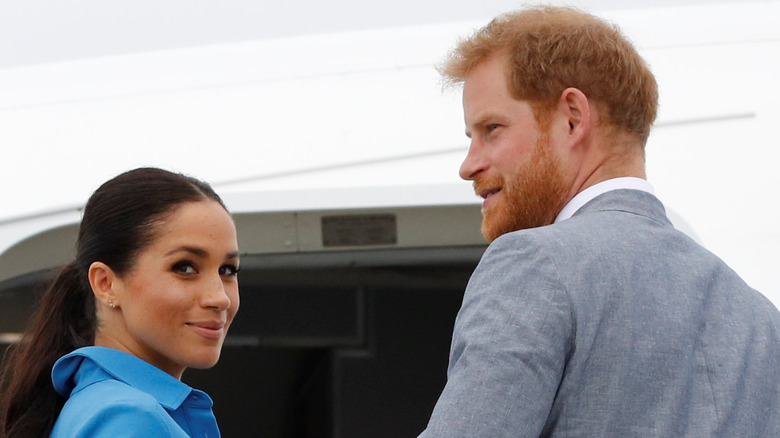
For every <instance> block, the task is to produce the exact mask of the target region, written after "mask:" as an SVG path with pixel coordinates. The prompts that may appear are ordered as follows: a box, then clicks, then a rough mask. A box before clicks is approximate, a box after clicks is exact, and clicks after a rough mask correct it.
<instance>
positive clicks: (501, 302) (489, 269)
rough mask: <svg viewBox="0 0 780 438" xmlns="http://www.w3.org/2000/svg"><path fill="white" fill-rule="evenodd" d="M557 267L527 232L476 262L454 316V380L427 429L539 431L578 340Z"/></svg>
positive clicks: (493, 436) (500, 433) (476, 433)
mask: <svg viewBox="0 0 780 438" xmlns="http://www.w3.org/2000/svg"><path fill="white" fill-rule="evenodd" d="M561 284H562V282H561V279H560V276H559V272H558V269H557V268H556V266H555V264H554V263H553V261H552V260H551V259H550V258H549V257H548V256H547V255H546V254H544V248H542V247H541V246H540V245H538V244H535V243H534V242H533V241H532V240H530V239H529V238H528V235H527V234H526V233H513V234H510V235H505V236H503V237H501V238H499V239H497V240H496V241H495V242H493V244H492V245H490V247H489V248H488V250H487V251H486V252H485V255H484V256H483V258H482V261H481V262H480V264H479V266H478V267H477V269H476V270H475V272H474V274H473V276H472V278H471V280H470V281H469V285H468V287H467V289H466V293H465V296H464V299H463V307H462V308H461V310H460V313H459V314H458V318H457V320H456V323H455V331H454V335H453V343H452V349H451V351H450V365H449V369H448V373H447V377H448V381H447V385H446V386H445V388H444V391H443V392H442V395H441V397H440V398H439V401H438V402H437V403H436V407H435V408H434V411H433V414H432V417H431V420H430V422H429V424H428V428H427V429H426V430H425V432H423V434H422V435H421V437H424V438H434V437H447V438H453V437H469V438H475V437H490V438H499V437H505V436H507V437H508V436H511V437H538V436H539V433H540V432H541V431H542V428H543V427H544V425H545V423H546V421H547V417H548V414H549V412H550V408H551V406H552V403H553V399H554V397H555V393H556V391H557V389H558V386H559V384H560V380H561V376H562V374H563V370H564V366H565V363H566V358H567V355H568V352H569V351H570V348H571V345H572V342H573V340H572V336H573V335H572V333H573V322H572V314H571V306H570V302H569V301H568V297H567V294H566V291H565V290H563V287H562V285H561Z"/></svg>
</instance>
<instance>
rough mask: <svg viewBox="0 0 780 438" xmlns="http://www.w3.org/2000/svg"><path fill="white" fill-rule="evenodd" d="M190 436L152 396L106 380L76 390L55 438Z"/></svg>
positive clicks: (56, 427)
mask: <svg viewBox="0 0 780 438" xmlns="http://www.w3.org/2000/svg"><path fill="white" fill-rule="evenodd" d="M114 435H121V436H131V437H136V436H137V437H141V436H172V437H177V436H182V437H186V436H187V435H186V434H185V433H184V431H182V430H181V428H180V427H179V426H178V425H177V424H176V422H175V421H173V419H172V418H171V416H170V415H169V414H168V413H167V412H166V411H165V409H164V408H163V407H162V406H161V405H160V404H159V402H158V401H157V400H156V399H155V398H154V397H153V396H151V395H150V394H148V393H145V392H143V391H141V390H139V389H137V388H134V387H132V386H130V385H127V384H126V383H123V382H120V381H117V380H114V379H105V380H100V381H96V382H93V383H91V384H89V385H87V386H85V387H83V388H79V389H78V391H74V393H73V394H71V397H70V398H69V399H68V401H67V402H66V403H65V406H64V407H63V408H62V411H61V412H60V416H59V417H58V418H57V423H56V424H55V427H54V431H53V432H52V435H51V436H52V437H53V438H59V437H95V436H114Z"/></svg>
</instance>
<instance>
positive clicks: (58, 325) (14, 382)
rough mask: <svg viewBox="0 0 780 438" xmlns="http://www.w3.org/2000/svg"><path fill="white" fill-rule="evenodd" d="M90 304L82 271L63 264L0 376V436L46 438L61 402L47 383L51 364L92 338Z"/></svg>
mask: <svg viewBox="0 0 780 438" xmlns="http://www.w3.org/2000/svg"><path fill="white" fill-rule="evenodd" d="M95 328H96V317H95V299H94V296H93V295H92V291H91V288H90V287H89V282H88V280H87V273H86V270H85V269H82V268H80V267H79V266H77V263H76V262H73V263H71V264H69V265H67V266H66V267H65V268H63V270H62V271H61V272H60V274H59V275H58V276H57V278H56V279H55V280H54V282H53V283H52V284H51V286H49V288H48V289H47V291H46V293H45V294H44V295H43V297H42V299H41V304H40V307H39V309H38V312H37V314H36V316H35V318H34V319H33V321H32V325H31V326H30V327H29V329H28V330H27V331H26V333H25V335H24V337H22V339H21V341H20V342H19V344H17V345H14V346H12V347H10V349H9V351H8V353H7V354H6V358H5V360H4V361H3V369H2V374H0V388H2V399H3V402H2V404H1V405H0V409H1V410H0V421H1V423H0V427H1V429H0V437H7V438H22V437H25V438H27V437H30V438H33V437H35V438H37V437H48V436H49V434H50V432H51V429H52V427H53V426H54V421H55V420H56V419H57V416H58V415H59V413H60V410H61V409H62V406H63V404H64V402H65V398H64V397H62V396H60V395H59V394H57V392H56V391H55V390H54V387H53V386H52V382H51V369H52V366H53V365H54V362H56V361H57V359H59V358H60V357H62V356H63V355H65V354H67V353H70V352H71V351H73V350H75V349H77V348H80V347H84V346H87V345H92V344H93V343H94V339H95Z"/></svg>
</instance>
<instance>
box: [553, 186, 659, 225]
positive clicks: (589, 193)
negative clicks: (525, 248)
mask: <svg viewBox="0 0 780 438" xmlns="http://www.w3.org/2000/svg"><path fill="white" fill-rule="evenodd" d="M618 189H631V190H641V191H643V192H647V193H650V194H652V195H654V194H655V190H654V189H653V186H651V185H650V183H649V182H647V181H646V180H644V179H642V178H636V177H629V176H626V177H621V178H613V179H608V180H606V181H602V182H600V183H598V184H594V185H592V186H590V187H588V188H587V189H585V190H583V191H581V192H579V193H577V195H576V196H575V197H573V198H572V199H571V201H569V203H568V204H566V206H564V207H563V210H561V212H560V213H558V217H556V218H555V222H554V223H558V222H560V221H564V220H566V219H569V218H570V217H572V215H574V213H576V212H577V210H579V209H580V208H581V207H582V206H583V205H585V204H587V203H588V202H589V201H590V200H592V199H593V198H595V197H596V196H599V195H601V194H604V193H607V192H611V191H612V190H618Z"/></svg>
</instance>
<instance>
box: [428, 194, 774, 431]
mask: <svg viewBox="0 0 780 438" xmlns="http://www.w3.org/2000/svg"><path fill="white" fill-rule="evenodd" d="M779 377H780V313H779V312H778V310H777V309H776V308H775V307H774V306H773V305H772V304H771V302H769V300H767V299H766V298H765V297H764V296H762V295H761V294H759V293H758V292H756V291H755V290H753V289H751V288H750V287H748V286H747V285H746V284H745V283H744V282H743V281H742V280H741V279H740V278H739V276H737V274H736V273H734V272H733V271H732V270H731V269H730V268H729V267H728V266H726V265H725V263H723V261H721V260H720V259H718V258H717V257H716V256H714V255H713V254H711V253H710V252H708V251H707V250H705V249H704V248H702V247H701V246H699V245H698V244H696V243H695V242H693V241H692V240H691V239H690V238H688V237H687V236H686V235H684V234H683V233H681V232H679V231H677V230H675V229H674V228H673V226H672V224H671V222H670V221H669V219H667V217H666V214H665V211H664V208H663V205H662V204H661V203H660V202H659V201H658V199H656V198H655V197H654V196H653V195H650V194H648V193H645V192H641V191H636V190H616V191H612V192H608V193H605V194H603V195H600V196H598V197H597V198H595V199H593V200H592V201H590V202H589V203H588V204H586V205H585V206H584V207H582V208H581V209H580V210H579V211H578V212H577V213H576V214H575V215H574V216H573V217H572V218H571V219H569V220H566V221H563V222H561V223H558V224H555V225H551V226H546V227H540V228H535V229H529V230H523V231H518V232H514V233H509V234H506V235H504V236H502V237H500V238H498V239H496V240H495V241H494V242H493V243H492V244H491V245H490V247H489V248H488V249H487V251H486V252H485V254H484V256H483V258H482V260H481V262H480V264H479V266H478V267H477V269H476V270H475V272H474V274H473V276H472V278H471V280H470V282H469V285H468V288H467V289H466V293H465V296H464V299H463V306H462V308H461V310H460V313H459V314H458V318H457V320H456V322H455V330H454V336H453V341H452V349H451V352H450V365H449V369H448V381H447V385H446V387H445V389H444V391H443V393H442V395H441V397H440V399H439V401H438V402H437V404H436V407H435V408H434V411H433V415H432V417H431V420H430V423H429V424H428V428H427V429H426V431H425V432H423V434H422V435H421V437H425V438H432V437H446V438H453V437H469V438H477V437H485V438H499V437H538V436H544V437H730V438H734V437H740V438H742V437H780V381H779Z"/></svg>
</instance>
